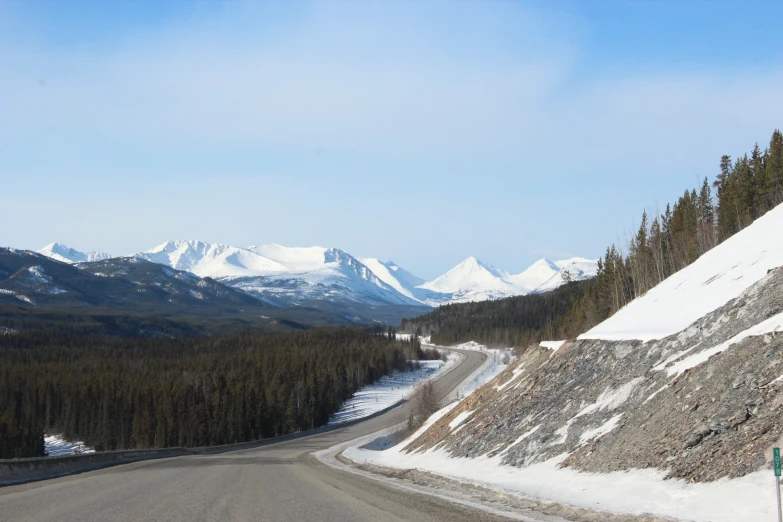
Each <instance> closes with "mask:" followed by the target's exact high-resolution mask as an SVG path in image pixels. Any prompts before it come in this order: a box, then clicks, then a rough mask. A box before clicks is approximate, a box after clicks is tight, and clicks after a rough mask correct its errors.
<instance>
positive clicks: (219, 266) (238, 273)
mask: <svg viewBox="0 0 783 522" xmlns="http://www.w3.org/2000/svg"><path fill="white" fill-rule="evenodd" d="M136 257H139V258H142V259H146V260H147V261H152V262H153V263H160V264H162V265H168V266H170V267H171V268H174V269H176V270H186V271H188V272H192V273H194V274H196V275H198V276H200V277H213V278H216V279H219V278H227V277H248V276H259V275H268V274H272V273H280V272H287V271H288V267H286V266H285V265H282V264H280V263H278V262H276V261H273V260H271V259H268V258H265V257H264V256H262V255H259V254H257V253H256V252H253V251H252V250H250V249H247V248H241V247H233V246H229V245H223V244H221V243H207V242H204V241H167V242H166V243H163V244H162V245H158V246H156V247H154V248H151V249H149V250H146V251H144V252H141V253H139V254H136Z"/></svg>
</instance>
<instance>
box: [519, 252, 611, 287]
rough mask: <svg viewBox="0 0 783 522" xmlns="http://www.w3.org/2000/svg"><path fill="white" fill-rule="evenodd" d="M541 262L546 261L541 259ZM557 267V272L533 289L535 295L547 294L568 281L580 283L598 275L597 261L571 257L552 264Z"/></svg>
mask: <svg viewBox="0 0 783 522" xmlns="http://www.w3.org/2000/svg"><path fill="white" fill-rule="evenodd" d="M542 261H547V260H546V259H543V260H542ZM553 264H554V265H555V266H556V267H557V269H558V270H557V272H555V273H554V274H552V275H551V276H550V277H549V278H548V279H547V280H546V281H544V282H543V283H541V284H539V285H538V286H536V287H535V289H534V292H535V293H541V292H548V291H550V290H554V289H555V288H557V287H559V286H560V285H562V284H563V283H564V282H565V281H566V280H568V281H582V280H583V279H590V278H592V277H595V275H596V274H597V273H598V260H597V259H585V258H583V257H572V258H571V259H563V260H562V261H555V262H554V263H553Z"/></svg>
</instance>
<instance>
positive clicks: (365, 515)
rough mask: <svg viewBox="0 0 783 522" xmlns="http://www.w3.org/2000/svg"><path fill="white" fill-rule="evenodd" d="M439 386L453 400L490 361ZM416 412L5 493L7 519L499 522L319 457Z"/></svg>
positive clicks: (466, 363)
mask: <svg viewBox="0 0 783 522" xmlns="http://www.w3.org/2000/svg"><path fill="white" fill-rule="evenodd" d="M462 353H463V354H464V355H465V357H464V359H463V360H462V362H461V363H460V364H458V365H455V366H453V367H452V368H451V369H450V370H449V371H448V372H446V373H444V374H443V375H442V376H441V377H440V378H439V379H438V380H437V381H436V383H435V385H436V390H437V393H438V395H439V396H440V397H445V396H446V395H448V394H449V393H450V392H451V391H452V390H453V389H454V388H455V387H457V386H458V385H459V384H460V383H461V382H462V381H463V380H464V379H465V378H467V377H468V376H469V375H470V374H471V373H472V372H473V371H474V370H475V369H476V368H478V367H479V366H480V365H481V364H482V362H483V361H484V358H485V357H486V354H483V353H480V352H473V351H463V352H462ZM407 416H408V405H407V404H405V405H403V406H401V407H399V408H396V409H394V410H392V411H389V412H387V413H385V414H383V415H380V416H378V417H374V418H372V419H369V420H367V421H364V422H361V423H358V424H354V425H352V426H350V427H346V428H342V429H339V430H334V431H330V432H325V433H318V434H314V435H311V436H308V437H302V438H299V439H295V440H290V441H287V442H280V443H278V444H271V445H268V446H264V447H260V448H256V449H251V450H243V451H234V452H229V453H223V454H219V455H199V456H187V457H175V458H167V459H158V460H150V461H145V462H137V463H133V464H126V465H122V466H116V467H112V468H107V469H103V470H98V471H92V472H88V473H82V474H79V475H73V476H70V477H63V478H57V479H51V480H45V481H41V482H34V483H31V484H24V485H19V486H9V487H5V488H0V520H2V521H12V520H13V521H41V522H43V521H53V522H54V521H57V522H66V521H101V522H103V521H114V520H118V521H131V520H139V521H141V520H144V521H147V520H155V521H188V522H190V521H270V522H277V521H327V522H331V521H334V522H338V521H339V522H349V521H373V522H383V521H392V520H394V521H397V520H410V521H450V522H460V521H495V520H505V519H501V518H499V517H495V516H492V515H488V514H485V513H483V512H480V511H474V510H472V509H470V508H466V507H463V506H460V505H456V504H452V503H450V502H448V501H445V500H441V499H438V498H435V497H432V496H428V495H423V494H416V493H410V492H406V491H402V490H399V489H396V488H393V487H390V486H387V485H385V484H384V483H382V482H377V481H374V480H372V479H367V478H364V477H361V476H359V475H355V474H352V473H348V472H345V471H341V470H337V469H333V468H331V467H329V466H327V465H325V464H322V463H321V462H319V461H318V460H316V459H315V458H314V457H313V456H312V455H311V453H312V452H314V451H317V450H320V449H326V448H329V447H331V446H333V445H335V444H338V443H340V442H344V441H348V440H352V439H355V438H358V437H361V436H364V435H368V434H371V433H374V432H376V431H378V430H381V429H384V428H386V427H389V426H393V425H395V424H397V423H400V422H403V421H405V420H406V419H407Z"/></svg>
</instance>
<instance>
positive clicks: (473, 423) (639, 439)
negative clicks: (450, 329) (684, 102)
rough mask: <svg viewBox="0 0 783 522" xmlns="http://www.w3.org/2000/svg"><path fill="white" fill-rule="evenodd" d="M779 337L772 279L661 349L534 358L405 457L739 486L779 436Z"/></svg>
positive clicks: (782, 299)
mask: <svg viewBox="0 0 783 522" xmlns="http://www.w3.org/2000/svg"><path fill="white" fill-rule="evenodd" d="M781 332H783V269H780V268H778V269H775V270H771V271H770V272H769V273H768V274H767V276H766V277H764V278H763V279H761V280H760V281H758V282H756V283H755V284H753V285H752V286H750V287H749V288H747V289H746V290H745V291H743V292H742V293H741V294H740V295H739V296H738V297H737V298H735V299H732V300H731V301H729V302H727V303H726V304H725V305H723V306H721V307H719V308H717V309H716V310H714V311H713V312H711V313H709V314H707V315H705V316H704V317H702V318H701V319H699V320H697V321H696V322H694V323H693V324H691V325H690V326H689V327H687V328H686V329H684V330H682V331H681V332H678V333H676V334H674V335H670V336H668V337H665V338H662V339H658V340H651V341H649V342H646V343H642V342H641V341H638V340H633V341H628V340H620V341H604V340H597V339H583V340H577V341H572V342H567V343H565V344H563V345H562V346H560V347H559V348H558V349H552V348H545V347H541V346H539V347H531V348H529V349H528V350H526V351H525V353H524V354H523V355H522V356H521V357H520V358H519V360H518V361H517V362H516V363H515V364H513V365H512V366H510V367H509V368H508V369H507V370H506V371H505V372H504V373H502V374H501V375H499V376H498V377H497V378H496V379H495V380H494V381H493V382H491V383H490V384H489V385H487V386H485V387H483V388H482V389H480V390H478V391H477V392H475V393H474V394H473V395H472V396H471V397H469V398H468V399H466V400H464V401H463V402H462V403H460V404H459V405H458V406H457V407H455V408H454V409H453V410H451V411H450V412H449V413H448V414H446V415H445V416H443V417H442V418H441V419H439V420H438V421H437V422H436V423H434V424H433V426H432V427H431V428H430V429H429V430H427V431H426V432H424V433H423V434H421V435H420V436H419V437H418V438H417V439H416V440H414V441H413V442H412V443H411V444H410V445H409V446H408V451H411V452H421V451H425V450H428V449H431V448H435V447H437V448H440V449H446V450H448V451H449V452H450V453H451V455H452V456H456V457H479V456H501V457H502V462H503V463H504V464H507V465H511V466H518V467H524V466H528V465H530V464H533V463H536V462H542V461H544V460H547V459H550V458H552V457H555V456H558V455H561V454H563V453H567V454H569V457H568V459H567V460H565V462H564V466H571V467H574V468H577V469H580V470H586V471H601V472H606V471H620V470H628V469H632V468H656V469H660V470H666V471H667V472H668V476H669V477H681V478H684V479H688V480H692V481H713V480H716V479H719V478H721V477H737V476H743V475H745V474H747V473H750V472H752V471H755V470H757V469H759V468H760V467H763V466H766V465H768V462H769V460H770V455H769V453H770V451H771V449H770V448H771V447H772V445H773V444H775V443H776V442H777V441H779V438H780V436H781V433H783V334H781ZM554 346H555V347H557V346H558V345H554ZM450 424H451V426H454V427H453V428H452V427H451V426H450Z"/></svg>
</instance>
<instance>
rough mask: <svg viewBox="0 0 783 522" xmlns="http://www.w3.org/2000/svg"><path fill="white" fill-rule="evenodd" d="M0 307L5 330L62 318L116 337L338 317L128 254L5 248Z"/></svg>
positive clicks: (0, 261)
mask: <svg viewBox="0 0 783 522" xmlns="http://www.w3.org/2000/svg"><path fill="white" fill-rule="evenodd" d="M0 309H2V311H3V313H2V323H3V325H4V326H5V327H8V328H14V329H18V328H27V327H38V326H40V325H41V324H50V325H53V324H58V323H63V322H69V323H80V324H82V325H83V326H84V328H85V329H86V330H90V328H91V327H90V326H89V325H93V327H94V328H95V329H96V330H95V331H109V332H112V333H120V334H123V335H125V334H132V333H133V331H134V330H135V331H136V332H138V331H149V332H159V333H162V332H171V333H174V334H178V335H179V334H192V333H194V332H203V331H205V330H204V329H205V328H206V329H207V331H208V330H210V329H211V328H212V327H213V326H214V325H220V326H219V329H223V328H224V327H227V328H229V329H231V326H230V324H231V323H234V324H235V326H237V327H238V326H240V325H244V326H245V327H252V328H254V329H272V330H278V329H287V328H290V327H293V328H304V327H305V326H303V324H304V325H326V324H339V323H342V322H344V319H343V318H342V317H339V316H333V315H330V314H328V313H325V312H322V311H316V310H313V309H310V308H307V307H300V308H296V309H286V308H282V309H281V308H279V307H274V306H270V305H267V304H264V303H263V302H261V301H259V300H258V299H256V298H254V297H252V296H250V295H248V294H246V293H244V292H241V291H238V290H236V289H234V288H231V287H228V286H226V285H224V284H222V283H220V282H218V281H215V280H213V279H210V278H200V277H197V276H195V275H193V274H191V273H189V272H183V271H178V270H174V269H171V268H169V267H167V266H164V265H160V264H156V263H151V262H148V261H144V260H139V259H137V258H133V257H130V258H111V259H105V260H101V261H93V262H78V263H70V264H69V263H65V262H60V261H56V260H53V259H51V258H49V257H47V256H44V255H41V254H38V253H35V252H30V251H22V250H14V249H8V248H0ZM281 321H283V323H281ZM287 323H290V326H284V324H287ZM302 323H303V324H302ZM210 325H212V326H210Z"/></svg>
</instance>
